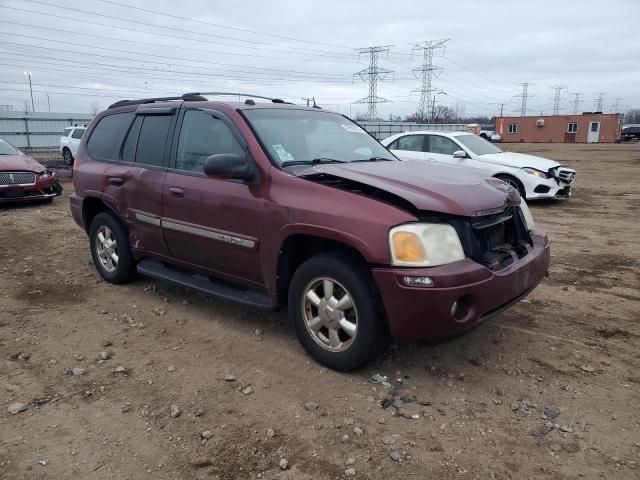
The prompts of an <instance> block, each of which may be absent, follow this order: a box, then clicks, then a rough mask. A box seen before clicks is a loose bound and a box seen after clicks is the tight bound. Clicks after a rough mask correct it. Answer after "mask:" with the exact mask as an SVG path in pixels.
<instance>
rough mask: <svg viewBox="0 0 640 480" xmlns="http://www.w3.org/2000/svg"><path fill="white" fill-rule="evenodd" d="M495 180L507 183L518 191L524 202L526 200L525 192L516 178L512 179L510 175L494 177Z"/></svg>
mask: <svg viewBox="0 0 640 480" xmlns="http://www.w3.org/2000/svg"><path fill="white" fill-rule="evenodd" d="M496 178H499V179H500V180H502V181H503V182H507V183H508V184H509V185H511V186H512V187H513V188H515V189H516V190H517V191H518V193H519V194H520V196H521V197H522V198H524V199H525V200H526V199H527V192H526V191H525V189H524V185H522V183H521V182H520V180H518V179H517V178H516V177H512V176H511V175H496Z"/></svg>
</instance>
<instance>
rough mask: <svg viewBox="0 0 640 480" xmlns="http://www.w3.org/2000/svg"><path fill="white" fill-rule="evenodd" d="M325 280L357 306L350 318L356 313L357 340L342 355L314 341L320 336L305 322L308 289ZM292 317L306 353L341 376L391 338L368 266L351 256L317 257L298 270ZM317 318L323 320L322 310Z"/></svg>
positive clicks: (291, 301)
mask: <svg viewBox="0 0 640 480" xmlns="http://www.w3.org/2000/svg"><path fill="white" fill-rule="evenodd" d="M323 278H328V279H331V280H333V281H335V282H336V284H335V288H337V289H338V290H339V291H340V294H341V296H342V293H345V294H348V295H349V296H350V297H351V300H352V304H353V305H354V306H355V308H354V309H351V310H350V312H351V313H350V315H353V312H355V318H356V325H357V330H356V333H355V337H353V338H352V339H351V340H347V342H349V341H350V342H351V343H350V345H349V346H348V348H346V349H345V350H342V351H329V350H328V349H327V347H323V346H321V345H320V343H319V342H318V340H316V339H314V336H315V338H318V337H317V335H313V334H312V333H311V331H310V328H308V327H307V322H306V320H305V315H306V314H305V312H306V307H305V298H307V297H306V292H307V289H308V288H309V287H310V286H311V285H312V284H313V283H314V282H318V281H321V279H323ZM323 288H324V287H323ZM336 295H337V294H336ZM335 298H337V297H335ZM334 311H335V309H334ZM289 315H290V316H291V318H292V320H293V322H294V325H295V329H296V335H297V337H298V340H299V341H300V343H301V344H302V346H303V347H304V349H305V350H306V351H307V353H309V355H311V356H312V357H313V358H314V359H315V360H316V361H317V362H319V363H321V364H322V365H325V366H327V367H329V368H331V369H333V370H338V371H341V372H347V371H351V370H355V369H357V368H359V367H362V366H363V365H364V364H366V363H367V362H368V361H369V360H371V359H372V358H373V357H374V356H375V355H376V354H377V353H378V351H379V350H380V348H381V347H382V346H383V345H384V343H385V342H384V341H385V340H386V339H387V338H388V334H387V329H386V328H385V320H384V314H383V313H382V308H381V305H380V301H379V295H378V293H377V288H376V286H375V284H374V283H373V279H372V278H371V274H370V272H369V271H368V269H367V268H366V266H364V265H362V264H361V262H358V261H357V260H356V259H355V258H354V257H353V256H352V255H349V254H344V253H326V254H321V255H317V256H315V257H312V258H310V259H309V260H307V261H305V262H304V263H303V264H302V265H301V266H300V267H299V268H298V269H297V270H296V272H295V273H294V275H293V278H292V279H291V284H290V287H289ZM345 315H346V314H345ZM317 316H318V317H320V314H319V310H318V313H317ZM320 328H321V329H324V328H326V327H320ZM345 333H346V332H341V334H345ZM341 345H342V342H341Z"/></svg>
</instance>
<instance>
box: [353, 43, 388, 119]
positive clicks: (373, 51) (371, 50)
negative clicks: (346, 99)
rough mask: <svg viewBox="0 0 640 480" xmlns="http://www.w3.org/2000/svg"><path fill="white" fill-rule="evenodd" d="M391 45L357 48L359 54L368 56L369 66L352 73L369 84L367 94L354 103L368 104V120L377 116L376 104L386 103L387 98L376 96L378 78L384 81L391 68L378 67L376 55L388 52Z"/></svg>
mask: <svg viewBox="0 0 640 480" xmlns="http://www.w3.org/2000/svg"><path fill="white" fill-rule="evenodd" d="M390 46H391V45H384V46H378V47H367V48H359V49H358V52H359V53H360V55H363V54H365V55H368V56H369V67H368V68H365V69H364V70H360V71H359V72H357V73H355V74H354V75H358V76H359V77H360V79H361V80H362V81H363V82H367V83H368V84H369V95H367V96H366V97H364V98H361V99H360V100H358V101H357V102H355V103H366V104H368V105H369V107H368V110H367V115H368V117H369V120H371V121H373V120H375V119H376V118H377V117H378V109H377V107H376V104H378V103H387V102H389V100H387V99H386V98H382V97H379V96H378V80H379V81H384V80H385V79H386V78H387V77H388V76H389V75H391V74H393V72H392V71H391V70H387V69H386V68H380V67H378V56H379V54H381V53H387V54H388V53H389V47H390Z"/></svg>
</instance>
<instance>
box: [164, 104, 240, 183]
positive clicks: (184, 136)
mask: <svg viewBox="0 0 640 480" xmlns="http://www.w3.org/2000/svg"><path fill="white" fill-rule="evenodd" d="M219 153H233V154H237V155H242V154H243V149H242V147H241V146H240V144H239V143H238V141H237V140H236V138H235V137H234V136H233V133H232V132H231V130H229V127H227V126H226V125H225V124H224V122H223V121H222V120H220V119H219V118H216V117H213V116H211V115H210V114H208V113H204V112H201V111H199V110H187V111H186V112H185V114H184V120H183V122H182V128H181V129H180V139H179V140H178V152H177V155H176V169H178V170H186V171H189V172H202V171H203V169H204V164H205V161H206V160H207V157H209V156H210V155H216V154H219Z"/></svg>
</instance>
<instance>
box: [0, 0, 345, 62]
mask: <svg viewBox="0 0 640 480" xmlns="http://www.w3.org/2000/svg"><path fill="white" fill-rule="evenodd" d="M0 8H2V6H0ZM2 23H5V24H10V25H18V26H21V27H33V28H39V29H43V30H51V31H54V32H61V33H64V34H65V35H68V34H75V35H80V36H83V37H86V34H84V33H82V32H77V31H73V30H69V29H68V28H65V29H62V28H53V27H44V26H42V25H33V24H29V23H20V22H11V21H8V20H3V21H2ZM143 33H147V32H143ZM7 34H9V33H7ZM11 35H13V34H11ZM91 38H104V39H105V40H115V41H117V42H124V43H128V44H131V43H135V44H139V45H149V46H152V47H156V48H157V47H162V48H174V49H179V50H181V51H184V50H185V48H184V45H167V44H166V43H165V44H162V43H157V42H142V41H140V40H131V39H128V38H118V37H107V36H105V35H97V34H94V33H92V34H91ZM169 38H174V37H169ZM175 38H185V37H175ZM189 40H190V39H189ZM51 41H57V40H51ZM194 41H196V42H199V41H201V40H194ZM216 45H217V44H216ZM222 45H226V44H222ZM189 52H202V53H207V54H212V53H216V54H219V55H233V56H241V57H254V58H268V59H273V60H287V61H290V60H291V58H286V57H274V56H272V55H257V54H255V53H242V52H225V51H221V50H211V49H210V48H208V49H204V48H193V47H189ZM300 55H306V54H304V53H302V52H301V53H300ZM320 58H322V57H320ZM296 61H303V62H319V61H320V62H331V63H344V64H352V63H353V62H352V61H349V62H345V61H341V60H322V59H320V60H318V58H301V59H296Z"/></svg>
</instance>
